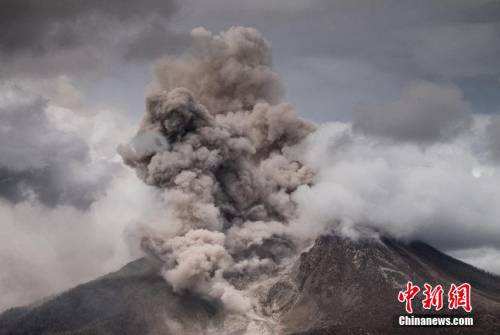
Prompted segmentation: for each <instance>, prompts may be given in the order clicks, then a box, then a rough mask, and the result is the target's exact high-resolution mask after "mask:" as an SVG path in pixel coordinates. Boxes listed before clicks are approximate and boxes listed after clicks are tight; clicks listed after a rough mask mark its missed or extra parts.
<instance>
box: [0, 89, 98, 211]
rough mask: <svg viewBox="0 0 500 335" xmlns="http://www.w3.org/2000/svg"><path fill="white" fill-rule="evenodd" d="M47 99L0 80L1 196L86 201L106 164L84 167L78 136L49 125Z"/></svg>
mask: <svg viewBox="0 0 500 335" xmlns="http://www.w3.org/2000/svg"><path fill="white" fill-rule="evenodd" d="M46 108H47V102H46V101H45V100H44V99H42V98H40V97H38V96H35V95H33V94H31V93H28V92H26V91H24V90H22V89H20V88H17V87H14V86H10V85H2V87H1V95H0V124H1V127H0V143H1V144H0V157H1V158H2V159H1V161H0V197H3V198H5V199H7V200H9V201H11V202H19V201H22V200H25V199H27V198H36V199H38V200H40V201H41V202H42V203H44V204H46V205H49V206H56V205H58V204H69V205H74V206H77V207H80V208H86V207H88V206H89V205H90V204H91V203H92V201H93V200H94V199H95V197H96V196H97V194H99V192H100V191H102V189H103V187H105V186H106V184H107V181H108V178H107V174H106V173H105V170H106V167H105V166H102V169H101V171H99V170H100V169H99V168H97V169H95V170H93V171H86V168H85V167H86V166H87V164H88V162H89V159H90V157H89V147H88V145H87V143H86V142H85V141H84V140H83V139H81V138H80V137H78V136H76V135H74V134H71V133H67V132H64V131H61V130H59V129H57V128H55V127H54V126H52V125H51V124H50V122H49V120H48V118H47V115H46V113H45V109H46Z"/></svg>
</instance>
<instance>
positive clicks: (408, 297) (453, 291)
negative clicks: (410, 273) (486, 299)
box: [398, 281, 472, 314]
mask: <svg viewBox="0 0 500 335" xmlns="http://www.w3.org/2000/svg"><path fill="white" fill-rule="evenodd" d="M420 292H422V295H423V299H422V307H423V308H424V309H428V310H430V309H432V308H434V309H435V310H436V311H439V310H441V309H443V306H444V305H443V303H444V296H445V295H444V290H443V287H442V286H441V285H436V286H434V287H433V286H432V285H429V284H427V283H425V284H424V288H423V290H421V289H420V287H419V286H418V285H414V284H413V283H412V282H411V281H409V282H408V283H406V288H405V289H403V290H401V291H399V294H398V301H399V302H401V303H404V304H405V310H406V312H407V313H409V314H411V313H413V307H412V301H413V299H415V298H416V297H417V296H418V294H419V293H420ZM446 298H447V307H448V309H450V310H453V309H459V308H463V310H465V311H466V312H470V311H472V305H471V286H470V284H469V283H463V284H461V285H458V286H457V285H455V284H451V285H450V288H449V290H448V292H447V294H446Z"/></svg>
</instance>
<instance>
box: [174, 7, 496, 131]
mask: <svg viewBox="0 0 500 335" xmlns="http://www.w3.org/2000/svg"><path fill="white" fill-rule="evenodd" d="M181 11H184V15H185V18H183V21H182V22H181V24H183V25H186V29H188V28H191V27H192V26H197V25H202V26H204V27H206V28H208V29H211V30H214V31H219V30H221V29H224V28H225V27H227V26H230V25H234V24H241V25H248V26H252V27H255V28H257V29H259V30H260V31H262V32H263V34H264V35H265V36H266V37H267V38H268V39H269V40H270V41H271V43H272V44H273V55H274V59H275V60H276V61H275V65H276V69H277V71H278V72H279V73H280V74H281V75H282V76H283V77H284V79H285V80H284V81H285V83H286V85H287V92H288V94H289V99H290V100H291V102H292V103H293V104H294V105H295V106H297V107H298V108H297V109H298V110H300V111H301V113H308V116H309V115H311V116H312V117H314V118H315V119H316V120H320V121H326V120H332V119H336V120H348V119H350V118H351V111H352V109H353V107H354V106H356V104H357V103H359V102H362V103H372V102H377V103H383V102H387V101H390V100H394V99H395V96H393V95H394V94H398V87H400V86H401V85H402V84H404V83H407V82H409V81H414V80H427V81H438V82H440V81H453V82H454V83H456V84H457V85H459V87H460V88H461V89H462V90H463V92H464V94H465V97H466V99H467V100H470V101H471V102H472V103H473V104H474V105H475V107H476V106H477V108H475V111H476V112H489V113H491V112H492V111H493V110H494V109H495V107H496V106H498V105H500V96H499V95H494V96H492V95H491V94H489V93H487V94H488V102H487V103H485V102H484V99H483V97H484V94H483V93H482V92H490V91H492V90H493V89H496V90H500V85H499V83H498V80H497V79H498V76H499V75H500V49H499V46H500V41H499V38H500V33H499V27H500V2H499V1H496V0H495V1H491V0H479V1H471V0H457V1H455V0H442V1H432V0H423V1H410V0H401V1H398V0H375V1H370V0H354V1H343V0H331V1H329V0H309V1H305V0H304V1H294V0H292V1H285V0H283V1H280V0H276V1H261V0H259V1H252V2H245V3H242V2H235V1H230V0H214V1H211V2H210V3H208V2H206V1H201V0H186V1H184V2H183V7H182V8H181ZM318 62H321V63H328V62H329V63H330V65H329V66H328V67H329V68H342V66H338V64H340V63H343V64H348V63H351V64H354V65H355V67H356V68H358V69H359V70H357V71H351V72H350V73H349V72H345V73H343V75H341V76H340V77H339V75H336V74H335V73H332V74H331V75H329V76H328V77H327V76H325V75H324V71H311V70H310V67H311V66H315V64H316V63H318ZM361 70H365V71H364V73H361V75H360V71H361ZM373 73H376V74H377V77H378V80H375V82H370V80H372V77H373V76H371V74H373ZM350 74H351V75H350ZM349 75H350V77H349ZM364 77H368V78H367V79H365V78H364ZM457 81H459V82H457ZM492 86H493V88H492ZM303 92H310V94H304V93H303ZM318 101H321V103H319V102H318ZM311 107H313V108H311Z"/></svg>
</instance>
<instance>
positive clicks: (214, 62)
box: [119, 27, 315, 315]
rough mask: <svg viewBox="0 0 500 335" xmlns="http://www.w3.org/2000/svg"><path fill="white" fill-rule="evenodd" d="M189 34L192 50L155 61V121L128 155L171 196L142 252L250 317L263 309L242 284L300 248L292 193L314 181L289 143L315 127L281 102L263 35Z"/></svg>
mask: <svg viewBox="0 0 500 335" xmlns="http://www.w3.org/2000/svg"><path fill="white" fill-rule="evenodd" d="M191 35H192V48H191V50H190V53H189V54H187V55H186V56H185V57H183V58H181V59H174V58H166V59H163V60H161V61H160V62H159V63H158V64H157V66H156V69H155V82H154V87H155V93H154V94H152V95H150V96H149V97H148V98H147V103H146V115H145V116H144V119H143V121H142V124H141V126H140V129H139V131H138V133H137V135H136V136H135V137H134V138H133V139H132V140H131V142H130V143H129V144H127V145H122V146H120V147H119V153H120V154H121V156H122V157H123V160H124V161H125V163H126V164H127V165H129V166H131V167H133V168H134V169H135V170H136V171H137V174H138V176H139V177H140V178H141V179H142V180H144V182H145V183H147V184H149V185H154V186H156V187H158V188H161V189H162V190H163V191H164V198H165V208H166V209H167V210H166V212H168V215H167V216H166V217H165V220H164V222H162V223H161V224H160V225H159V226H154V227H152V228H151V230H150V231H149V232H148V233H147V234H145V235H144V237H143V240H142V246H143V248H144V249H145V250H147V251H148V252H149V253H153V254H154V255H155V256H156V257H158V258H159V259H161V260H162V261H163V262H164V266H163V276H164V277H165V279H166V281H167V282H168V283H170V284H171V285H172V287H173V288H174V290H177V291H183V290H189V291H190V292H192V293H196V294H200V295H202V296H203V297H205V298H208V299H216V300H218V301H221V302H222V303H223V305H224V307H225V309H226V310H227V311H231V312H234V313H237V314H242V315H243V314H247V313H250V312H251V311H252V309H253V307H254V303H253V301H252V299H251V298H250V297H249V296H248V295H247V294H246V293H245V290H244V288H245V285H244V284H242V282H244V280H243V281H242V280H236V279H235V278H240V279H241V278H248V281H250V280H254V279H256V278H260V277H262V275H263V274H264V273H265V272H268V271H269V270H270V269H272V268H273V267H276V266H277V265H279V263H280V260H281V259H282V257H284V256H287V254H290V253H291V252H293V243H292V242H291V240H290V239H289V238H287V236H286V231H287V226H288V222H290V220H293V219H294V218H295V216H296V204H295V203H294V202H293V201H292V200H291V198H290V195H291V193H292V192H294V190H295V189H296V188H297V187H298V186H300V185H303V184H308V183H311V180H312V177H313V174H312V173H311V171H310V170H309V169H308V168H307V167H305V166H304V165H303V164H302V163H301V162H299V161H295V160H291V159H290V158H289V157H288V156H287V148H289V147H290V146H293V145H295V144H297V143H299V142H300V141H301V140H303V139H304V138H305V137H306V136H307V135H308V134H309V133H311V132H312V131H313V130H314V129H315V127H314V125H313V124H311V123H309V122H307V121H304V120H302V119H300V118H299V117H297V116H296V115H295V113H294V111H293V110H292V109H291V107H290V106H289V105H287V104H276V103H277V101H278V100H279V97H280V95H281V92H282V86H281V84H280V82H279V80H278V79H277V76H276V74H275V73H274V72H273V71H272V70H271V67H270V61H271V57H270V45H269V43H268V42H267V41H266V40H265V39H264V38H263V37H262V36H261V35H260V33H259V32H257V31H256V30H254V29H251V28H242V27H233V28H231V29H229V30H228V31H226V32H223V33H221V34H220V35H213V34H211V33H210V32H208V31H206V30H204V29H203V28H197V29H195V30H193V32H192V34H191ZM161 225H164V227H168V229H164V227H161ZM166 231H169V233H166ZM172 232H174V233H172Z"/></svg>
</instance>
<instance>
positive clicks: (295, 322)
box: [0, 235, 500, 335]
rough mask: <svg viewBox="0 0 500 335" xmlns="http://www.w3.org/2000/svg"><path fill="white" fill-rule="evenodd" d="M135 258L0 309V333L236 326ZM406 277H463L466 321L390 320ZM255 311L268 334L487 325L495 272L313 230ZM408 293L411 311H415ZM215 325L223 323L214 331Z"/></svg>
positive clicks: (498, 310) (499, 304) (493, 305)
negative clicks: (406, 324)
mask: <svg viewBox="0 0 500 335" xmlns="http://www.w3.org/2000/svg"><path fill="white" fill-rule="evenodd" d="M160 268H161V264H160V263H159V262H158V261H157V260H153V259H151V258H143V259H140V260H137V261H135V262H132V263H130V264H128V265H127V266H125V267H123V268H122V269H121V270H120V271H117V272H115V273H112V274H109V275H107V276H104V277H101V278H99V279H97V280H95V281H92V282H89V283H87V284H84V285H80V286H77V287H75V288H74V289H72V290H69V291H67V292H65V293H63V294H61V295H59V296H57V297H55V298H51V299H48V300H47V301H45V302H42V303H39V304H37V305H33V306H27V307H21V308H15V309H11V310H8V311H7V312H5V313H4V314H2V315H1V316H0V334H1V335H7V334H9V335H17V334H58V335H62V334H65V335H69V334H181V335H184V334H222V333H223V334H243V333H242V332H241V331H238V330H237V328H235V329H236V330H235V331H234V332H231V331H228V330H227V328H228V326H229V325H231V324H233V323H234V320H224V316H223V313H222V311H223V308H222V306H220V304H218V303H215V302H210V301H206V300H203V299H200V298H198V297H196V296H193V295H190V294H186V293H183V294H180V293H175V292H174V291H173V290H172V288H171V287H170V286H169V285H168V284H167V283H166V282H165V281H164V279H163V278H162V277H161V276H160V275H159V270H160ZM408 280H412V281H413V282H414V283H416V284H419V285H422V284H423V283H424V282H428V283H433V284H438V283H439V284H442V285H443V286H445V287H447V286H448V285H449V283H452V282H453V283H461V282H469V283H471V284H472V287H473V291H472V304H473V307H474V310H473V315H474V316H475V318H476V320H475V321H476V324H477V326H475V327H474V328H473V329H472V330H471V329H464V328H434V329H423V328H418V329H408V328H394V327H393V317H394V315H398V314H404V310H403V306H402V304H401V303H399V302H398V301H397V293H398V291H399V290H400V289H401V288H402V287H403V286H404V285H405V283H406V282H407V281H408ZM259 292H260V294H259V295H260V297H259V300H260V303H261V305H262V309H263V314H264V315H265V316H266V317H269V320H274V321H276V322H277V323H278V324H279V326H275V327H274V328H273V330H272V331H271V333H276V334H309V335H312V334H398V333H405V334H408V333H410V334H411V333H412V332H413V331H415V333H418V334H420V333H424V334H425V333H433V334H450V333H451V334H461V333H464V334H470V333H481V334H494V333H495V331H496V330H497V329H499V327H500V278H499V277H497V276H494V275H491V274H488V273H485V272H484V271H481V270H478V269H476V268H474V267H472V266H470V265H468V264H465V263H463V262H460V261H457V260H456V259H453V258H451V257H449V256H447V255H445V254H443V253H441V252H440V251H438V250H436V249H434V248H432V247H431V246H429V245H427V244H425V243H421V242H415V243H410V244H404V243H400V242H398V241H396V240H394V239H389V238H381V239H379V240H375V239H361V240H357V241H353V240H350V239H347V238H342V237H339V236H333V235H330V236H322V237H320V238H318V239H317V240H316V242H315V243H314V245H313V246H312V247H311V248H310V249H309V250H308V251H306V252H303V253H302V254H301V255H300V257H299V258H297V260H296V262H295V264H293V266H291V268H290V269H289V270H288V271H287V272H286V273H281V274H279V275H276V276H275V277H274V278H271V279H270V280H268V281H266V282H265V283H263V284H262V287H261V289H260V290H259ZM418 304H419V303H417V301H414V309H415V312H416V313H422V312H423V311H422V310H421V309H420V308H419V307H418ZM221 329H224V330H221Z"/></svg>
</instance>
